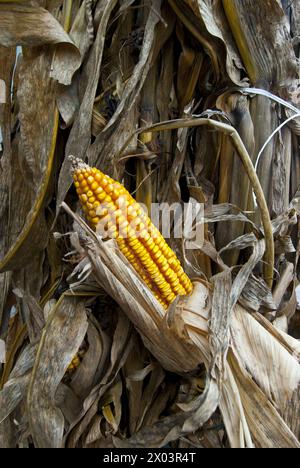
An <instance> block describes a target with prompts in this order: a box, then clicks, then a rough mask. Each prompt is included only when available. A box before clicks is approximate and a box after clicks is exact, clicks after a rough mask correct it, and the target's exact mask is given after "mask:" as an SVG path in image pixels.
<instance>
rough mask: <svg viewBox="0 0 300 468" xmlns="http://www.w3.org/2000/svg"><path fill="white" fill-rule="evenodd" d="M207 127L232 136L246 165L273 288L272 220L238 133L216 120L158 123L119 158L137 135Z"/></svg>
mask: <svg viewBox="0 0 300 468" xmlns="http://www.w3.org/2000/svg"><path fill="white" fill-rule="evenodd" d="M201 126H207V127H210V128H213V129H214V130H219V131H220V132H223V133H225V134H227V135H229V136H230V138H231V139H232V142H233V145H234V147H235V149H236V151H237V153H238V155H239V157H240V159H241V161H242V163H243V165H244V168H245V171H246V173H247V175H248V177H249V180H250V183H251V184H252V188H253V191H254V193H255V196H256V199H257V205H258V207H259V210H260V215H261V221H262V225H263V229H264V234H265V242H266V251H265V256H264V261H265V264H264V279H265V281H266V283H267V285H268V286H269V287H270V288H272V285H273V272H274V257H275V249H274V239H273V230H272V224H271V219H270V214H269V210H268V206H267V202H266V199H265V196H264V192H263V190H262V187H261V184H260V181H259V179H258V176H257V174H256V171H255V169H254V166H253V164H252V160H251V158H250V156H249V153H248V151H247V149H246V147H245V145H244V143H243V141H242V139H241V137H240V135H239V134H238V132H237V131H236V130H235V129H234V128H233V127H231V126H230V125H227V124H225V123H222V122H217V121H216V120H211V119H207V118H200V117H199V118H197V117H192V118H187V119H178V120H169V121H166V122H161V123H157V124H154V125H151V126H149V127H144V128H139V129H137V130H136V131H135V132H134V133H133V134H132V135H131V136H130V137H129V138H128V140H127V141H126V143H125V144H124V146H123V148H122V149H121V151H120V152H119V155H118V156H121V155H122V153H123V152H124V151H125V149H126V148H127V146H128V145H129V143H130V141H131V140H132V138H133V137H134V136H135V135H136V134H140V133H144V132H163V131H166V130H176V129H179V128H192V127H201Z"/></svg>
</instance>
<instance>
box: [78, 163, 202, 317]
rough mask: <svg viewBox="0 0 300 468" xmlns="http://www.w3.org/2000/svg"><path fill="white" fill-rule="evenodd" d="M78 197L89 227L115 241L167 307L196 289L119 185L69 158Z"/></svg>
mask: <svg viewBox="0 0 300 468" xmlns="http://www.w3.org/2000/svg"><path fill="white" fill-rule="evenodd" d="M70 159H71V161H72V173H73V179H74V184H75V187H76V191H77V194H78V196H79V199H80V201H81V205H82V208H83V211H84V212H85V215H86V217H87V220H88V222H89V224H90V225H91V226H92V227H93V228H94V229H95V230H97V231H98V232H100V233H101V234H102V235H104V236H107V237H110V238H114V239H116V242H117V244H118V246H119V248H120V251H121V252H122V253H123V254H124V256H125V257H126V258H127V259H128V261H129V262H130V263H131V265H132V266H133V268H134V269H135V270H136V272H137V273H138V274H139V275H140V277H141V278H142V279H143V280H144V282H145V283H146V284H147V286H148V287H149V288H150V289H151V291H152V292H153V294H154V295H155V297H156V298H157V299H158V301H159V302H160V303H161V304H162V305H163V307H164V308H167V307H168V306H169V305H170V304H171V303H172V302H173V301H174V299H175V298H176V296H178V295H181V296H184V295H187V294H190V293H191V292H192V289H193V286H192V283H191V281H190V279H189V278H188V276H187V275H186V274H185V272H184V271H183V268H182V266H181V264H180V262H179V260H178V258H177V257H176V255H175V253H174V252H173V250H172V249H171V248H170V247H169V246H168V244H167V243H166V241H165V239H164V238H163V236H162V235H161V233H160V232H159V230H158V229H157V228H156V227H155V226H154V225H153V224H152V222H151V220H150V218H149V217H148V216H147V215H146V213H145V212H144V211H143V209H142V208H141V206H140V205H139V204H138V203H137V202H136V201H135V200H134V198H133V197H132V196H131V195H130V193H129V192H128V191H127V190H126V189H125V187H123V185H122V184H120V183H119V182H117V181H115V180H113V179H111V178H110V177H108V176H107V175H105V174H103V173H102V172H101V171H99V169H96V168H91V167H90V166H88V165H87V164H85V163H83V162H82V161H81V160H79V159H76V158H74V157H72V156H70Z"/></svg>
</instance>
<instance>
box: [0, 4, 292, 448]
mask: <svg viewBox="0 0 300 468" xmlns="http://www.w3.org/2000/svg"><path fill="white" fill-rule="evenodd" d="M299 53H300V1H299V0H294V1H290V0H282V1H280V0H267V1H265V0H83V1H82V0H32V1H26V2H25V1H19V0H10V1H6V2H5V1H2V0H0V126H1V146H0V158H1V159H0V163H1V167H0V213H1V224H0V291H1V293H0V447H20V448H25V447H51V448H54V447H70V448H74V447H88V448H110V447H121V448H122V447H123V448H124V447H129V448H130V447H170V448H216V447H219V448H227V447H257V448H259V447H268V448H277V447H280V448H284V447H289V448H295V447H297V448H299V447H300V442H299V440H300V411H299V410H300V393H299V383H300V342H299V339H300V311H299V310H298V305H297V287H298V284H299V280H298V277H299V252H300V244H299V239H300V238H299V216H300V198H299V197H300V191H299V189H300V149H299V135H300V97H299ZM69 155H74V156H75V157H77V158H80V159H82V160H83V161H85V162H87V163H88V164H89V165H90V166H95V167H97V168H99V169H100V170H101V171H103V172H104V173H106V174H108V175H110V176H111V177H113V178H114V179H116V180H118V181H120V182H122V183H123V184H124V185H125V187H126V188H127V190H128V191H129V192H130V193H131V194H133V196H134V197H135V198H136V200H137V201H139V202H142V203H144V204H145V205H146V206H147V207H150V205H151V203H155V202H160V203H163V202H165V203H168V204H172V203H175V202H179V203H190V205H191V206H192V205H193V204H195V202H198V203H203V204H204V206H205V219H204V223H205V225H204V233H205V239H204V243H203V245H199V247H198V248H197V249H195V250H186V249H185V242H184V239H175V238H172V237H171V239H170V240H169V239H168V242H169V244H170V246H171V247H172V249H173V250H174V251H175V252H176V254H177V256H178V257H179V258H180V260H181V263H182V265H183V267H184V270H185V272H186V273H187V274H188V276H189V277H190V278H191V280H192V281H193V282H194V292H193V294H192V295H191V296H190V297H179V298H177V299H176V300H175V301H174V303H172V305H171V306H170V308H169V309H168V310H167V311H164V310H162V308H161V307H160V306H159V304H158V303H157V301H156V300H155V298H154V297H153V295H152V293H151V291H150V290H149V289H148V288H147V287H146V285H145V284H144V283H143V281H142V280H141V278H139V277H138V275H137V274H136V273H135V271H134V270H133V269H132V267H131V265H130V264H129V262H128V261H127V260H126V259H125V258H124V257H123V256H122V255H121V254H120V252H119V251H118V248H117V246H116V244H115V242H114V241H113V240H109V241H107V242H106V241H103V240H102V239H101V238H100V237H99V236H97V235H96V234H95V232H93V231H92V230H91V229H90V228H89V226H88V225H87V224H86V222H85V217H84V213H83V212H82V209H81V207H80V204H79V201H78V197H77V195H76V191H75V188H74V185H73V183H72V176H71V162H70V159H69V158H68V157H69Z"/></svg>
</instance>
